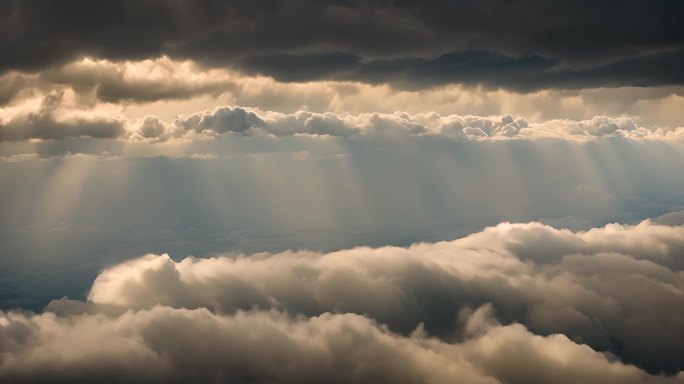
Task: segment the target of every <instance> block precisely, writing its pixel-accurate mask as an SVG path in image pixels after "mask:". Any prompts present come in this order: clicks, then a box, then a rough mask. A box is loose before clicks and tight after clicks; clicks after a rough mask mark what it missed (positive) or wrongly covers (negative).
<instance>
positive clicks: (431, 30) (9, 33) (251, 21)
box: [0, 0, 684, 99]
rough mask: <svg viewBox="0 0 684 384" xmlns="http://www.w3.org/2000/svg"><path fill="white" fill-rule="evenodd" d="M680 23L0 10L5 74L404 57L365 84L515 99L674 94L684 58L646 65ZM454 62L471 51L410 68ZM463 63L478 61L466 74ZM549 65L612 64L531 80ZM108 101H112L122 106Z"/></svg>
mask: <svg viewBox="0 0 684 384" xmlns="http://www.w3.org/2000/svg"><path fill="white" fill-rule="evenodd" d="M681 11H682V9H681V5H680V4H679V3H678V2H674V1H655V2H654V1H635V2H630V3H629V4H628V5H625V4H623V3H622V2H614V1H610V2H605V3H601V4H596V3H595V2H589V1H563V2H554V4H553V5H549V4H547V3H545V2H542V1H537V0H529V1H523V2H515V3H510V2H506V1H500V0H487V1H478V2H470V1H458V2H453V1H446V0H444V1H437V2H434V1H431V2H425V1H375V0H362V1H334V2H326V1H317V0H309V1H283V2H271V1H260V2H257V3H254V2H251V1H237V2H235V1H233V2H222V1H200V2H192V3H190V2H180V3H179V2H170V1H166V0H155V1H150V2H146V3H145V4H144V5H140V4H137V3H136V2H129V1H123V2H122V1H109V0H108V1H105V2H100V3H99V4H98V6H97V7H94V5H93V4H90V3H89V2H87V1H82V0H69V1H68V2H66V3H64V2H49V3H47V4H46V3H44V2H35V1H21V2H9V3H7V4H4V5H3V6H2V8H1V9H0V20H2V23H1V24H2V25H3V29H2V31H3V33H2V36H3V38H2V39H0V49H1V50H2V52H4V55H3V59H2V60H0V70H1V69H4V70H9V69H17V70H28V71H31V70H37V69H40V68H48V67H51V66H54V65H56V64H60V63H64V62H66V61H69V60H72V59H75V58H78V57H81V56H84V55H86V56H94V57H101V58H108V59H115V60H118V59H141V58H150V57H158V56H160V55H170V56H172V57H175V58H183V59H185V58H187V59H192V60H195V61H197V62H199V63H202V64H204V65H208V66H223V67H225V66H233V65H235V64H238V63H242V64H243V65H244V66H246V67H247V68H248V69H249V68H252V69H251V70H256V71H262V70H264V69H268V71H267V72H268V73H270V74H272V75H274V76H276V77H278V78H282V79H287V80H297V81H299V80H302V79H310V78H312V77H315V78H330V77H332V78H335V77H339V76H340V74H341V73H342V74H343V73H344V72H346V71H347V70H348V69H353V66H355V65H356V64H357V62H358V58H362V60H373V59H377V58H404V59H400V60H399V61H398V62H384V61H380V62H376V63H375V64H371V65H370V66H369V67H368V69H365V70H364V71H363V73H364V75H363V76H360V77H361V78H365V79H367V80H369V81H374V82H377V81H382V80H380V79H387V78H388V77H395V76H396V75H397V74H400V75H402V77H409V78H410V77H411V76H408V75H411V74H414V75H413V77H412V78H411V79H410V80H411V82H412V83H413V84H414V85H419V86H426V85H431V83H435V82H436V83H442V82H454V81H456V82H458V81H462V82H465V83H471V82H484V83H491V84H492V85H493V86H502V87H510V88H513V89H518V90H529V89H530V87H536V88H539V87H542V88H543V87H559V88H564V87H571V88H577V87H584V86H588V85H591V86H596V85H607V86H613V85H614V84H622V85H629V84H634V83H635V82H636V83H637V84H640V85H658V84H663V83H664V84H679V83H681V76H679V75H678V72H677V71H676V69H677V68H678V67H679V63H681V54H680V53H672V54H664V55H661V56H658V57H656V58H652V57H651V56H648V55H650V54H654V53H658V52H663V51H667V50H669V51H672V52H680V51H681V49H682V47H683V46H682V44H683V37H684V30H683V29H682V27H681V23H680V22H679V19H678V18H677V17H676V15H678V14H680V13H681ZM580 20H581V23H580ZM122 25H125V26H126V27H125V28H121V26H122ZM293 25H296V26H297V28H292V26H293ZM635 26H638V28H637V27H635ZM273 31H277V33H274V32H273ZM141 36H144V38H141ZM449 52H463V53H460V54H455V55H454V54H451V55H445V56H442V57H440V58H438V59H436V60H434V61H423V59H405V58H407V57H438V56H439V55H441V54H444V53H449ZM479 52H491V53H488V54H486V56H485V57H482V54H481V53H479ZM301 54H304V56H298V55H301ZM274 55H275V56H274ZM288 55H290V56H288ZM291 55H295V56H291ZM269 57H270V59H269ZM464 57H465V58H470V59H468V60H467V62H466V63H463V62H462V59H463V58H464ZM492 59H494V60H493V61H492ZM483 60H484V61H483ZM276 61H277V63H276ZM468 63H472V64H477V65H472V66H469V65H468ZM554 63H555V64H559V65H560V67H563V66H565V65H568V64H569V65H571V66H573V67H575V68H586V67H591V66H594V65H597V64H602V65H603V64H609V63H615V64H610V65H608V66H602V67H598V68H597V69H596V70H588V71H587V72H584V71H582V70H572V71H566V72H562V71H561V75H559V76H554V75H549V74H548V73H547V72H548V71H544V72H542V76H537V75H538V74H539V70H540V69H545V70H546V69H548V67H549V66H550V65H551V64H554ZM312 64H315V65H312ZM464 64H465V65H464ZM653 64H659V65H660V67H664V68H666V69H667V71H666V72H665V73H662V71H661V69H658V70H657V71H656V70H655V69H653V67H652V65H653ZM380 69H383V70H380ZM656 72H658V73H656ZM425 74H432V75H430V76H427V77H425V76H424V75H425ZM471 76H475V77H474V79H475V80H471V79H472V77H471ZM422 77H425V78H422ZM488 78H489V79H490V80H489V81H488V80H487V79H488ZM528 80H532V83H531V85H526V81H528ZM536 88H535V89H536ZM109 90H110V92H103V96H104V97H108V98H111V99H116V98H119V97H122V96H123V95H122V94H121V92H119V90H117V89H109ZM141 93H144V92H141Z"/></svg>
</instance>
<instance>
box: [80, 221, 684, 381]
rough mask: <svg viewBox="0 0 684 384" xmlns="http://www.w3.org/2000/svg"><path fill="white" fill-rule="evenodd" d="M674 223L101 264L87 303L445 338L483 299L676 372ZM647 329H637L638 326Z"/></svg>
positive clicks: (678, 238) (677, 250) (678, 276)
mask: <svg viewBox="0 0 684 384" xmlns="http://www.w3.org/2000/svg"><path fill="white" fill-rule="evenodd" d="M683 236H684V228H683V227H668V226H659V225H653V224H650V223H649V222H643V223H641V224H639V225H637V226H633V227H629V226H628V227H623V226H619V225H609V226H607V227H605V228H598V229H592V230H591V231H588V232H580V233H573V232H570V231H567V230H557V229H554V228H552V227H548V226H543V225H540V224H534V223H532V224H514V225H511V224H501V225H499V226H497V227H495V228H488V229H486V230H485V231H483V232H481V233H477V234H473V235H470V236H468V237H465V238H463V239H460V240H456V241H453V242H448V243H437V244H419V245H414V246H412V247H410V248H408V249H404V248H378V249H368V248H359V249H353V250H347V251H339V252H335V253H330V254H318V253H308V252H300V253H291V252H286V253H281V254H275V255H254V256H250V257H239V258H214V259H186V260H183V261H181V262H178V263H175V262H173V261H172V260H170V259H169V258H168V256H154V255H149V256H146V257H145V258H142V259H139V260H135V261H131V262H128V263H126V264H122V265H119V266H117V267H114V268H112V269H110V270H107V271H105V272H103V273H102V274H101V275H100V276H99V277H98V278H97V279H96V280H95V283H94V284H93V287H92V290H91V292H90V294H89V299H90V300H91V301H92V302H94V303H95V304H98V305H104V306H113V307H114V308H121V309H128V308H135V309H149V308H152V307H154V306H155V305H164V306H173V307H178V308H210V309H212V310H213V311H218V312H222V313H225V312H228V313H231V312H234V311H235V310H238V309H250V308H253V307H258V308H262V309H269V308H275V309H278V310H281V311H282V310H285V311H288V312H291V313H297V314H305V315H307V316H312V315H318V314H321V313H325V312H339V313H347V312H351V313H357V314H363V315H367V316H370V317H371V318H374V319H377V320H378V321H379V322H381V323H383V324H388V325H389V326H390V327H391V328H392V329H394V330H397V331H401V332H403V333H406V334H408V333H410V332H411V331H412V330H413V329H415V328H416V327H417V326H418V325H419V324H424V326H425V328H426V329H427V330H428V331H429V332H431V333H433V334H436V335H441V336H442V337H446V338H449V337H451V335H454V332H456V330H455V329H454V327H455V325H456V318H457V315H458V311H459V310H460V309H461V308H463V307H465V306H480V305H484V304H486V303H493V305H494V308H495V309H496V310H497V313H499V314H500V316H501V318H502V319H505V320H506V321H516V322H521V323H524V324H526V325H527V326H528V327H530V328H531V329H534V330H536V331H539V332H542V333H544V334H551V333H556V332H560V333H565V334H567V335H569V336H570V337H572V338H573V339H574V340H577V341H580V342H583V343H588V344H590V345H591V346H593V347H594V348H597V349H600V350H605V351H610V352H612V353H614V354H616V355H618V356H620V357H621V358H622V359H623V360H625V361H627V362H629V363H633V364H637V365H638V366H641V367H646V368H648V369H649V370H651V371H654V372H659V371H661V370H665V371H668V372H670V373H672V372H675V373H676V372H677V371H679V370H682V369H684V366H681V364H680V361H679V356H681V354H682V353H684V344H682V343H680V342H678V341H677V340H678V338H677V334H678V333H679V331H680V330H681V329H682V327H684V319H682V318H681V317H680V316H678V315H676V314H677V313H680V312H681V311H682V310H684V299H682V298H683V297H684V295H683V294H682V292H684V279H683V275H682V268H684V260H681V258H680V257H679V255H680V254H681V251H682V249H684V241H683V240H682V239H683ZM644 329H648V330H649V332H648V333H644V332H643V330H644Z"/></svg>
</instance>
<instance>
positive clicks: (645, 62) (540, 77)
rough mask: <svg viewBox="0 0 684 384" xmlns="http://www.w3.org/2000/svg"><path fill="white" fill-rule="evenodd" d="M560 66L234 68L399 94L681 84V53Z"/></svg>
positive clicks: (406, 61)
mask: <svg viewBox="0 0 684 384" xmlns="http://www.w3.org/2000/svg"><path fill="white" fill-rule="evenodd" d="M341 58H343V59H341ZM324 63H334V65H325V64H324ZM561 64H562V63H561V62H560V61H559V60H556V59H545V58H543V57H541V56H538V55H532V56H526V57H520V58H515V57H511V56H506V55H503V54H500V53H495V52H482V51H468V52H453V53H449V54H445V55H441V56H439V57H436V58H432V59H429V58H402V59H378V60H371V61H365V62H363V61H362V60H361V59H360V58H358V57H355V56H351V55H343V54H339V53H337V54H328V55H318V54H317V55H310V54H307V55H272V56H256V57H248V58H246V59H245V60H243V61H241V62H240V63H239V64H238V65H239V66H241V68H242V70H243V71H244V72H246V73H249V74H261V75H268V76H272V77H273V78H275V79H276V80H279V81H286V82H287V81H313V80H321V79H335V80H354V81H362V82H366V83H377V84H381V83H389V84H392V85H393V86H395V87H398V88H405V89H421V88H426V87H433V86H439V85H443V84H449V83H458V84H465V85H471V86H477V85H483V86H485V87H487V88H506V89H511V90H514V91H519V92H530V91H535V90H539V89H548V88H564V89H582V88H595V87H623V86H636V87H650V86H661V85H681V84H684V72H683V71H682V69H681V68H682V65H684V51H675V52H665V53H657V54H648V55H642V56H638V57H632V58H628V59H624V60H619V61H616V62H613V63H610V64H605V65H598V66H596V67H591V68H584V69H560V67H559V66H560V65H561Z"/></svg>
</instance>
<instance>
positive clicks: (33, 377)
mask: <svg viewBox="0 0 684 384" xmlns="http://www.w3.org/2000/svg"><path fill="white" fill-rule="evenodd" d="M490 317H491V313H490V311H488V308H487V307H483V308H481V309H479V310H478V311H476V312H475V313H474V314H473V315H472V316H471V317H466V316H462V318H463V319H464V320H465V322H466V323H465V329H467V331H468V334H467V335H466V336H465V337H464V339H463V340H462V341H461V342H458V343H447V342H443V341H440V340H437V339H433V338H429V337H428V336H427V335H425V334H424V333H423V332H422V331H421V330H420V329H418V330H417V331H416V332H414V333H413V334H412V335H410V336H408V337H403V336H400V335H397V334H394V333H391V332H389V331H388V330H387V329H386V328H384V327H382V326H380V325H378V324H376V323H375V322H373V321H372V320H369V319H368V318H366V317H362V316H358V315H350V314H323V315H321V316H315V317H311V318H302V317H297V318H292V317H290V316H287V315H284V314H280V313H276V312H259V311H256V312H238V313H236V314H234V315H220V314H215V313H212V312H209V311H207V310H205V309H195V310H188V309H173V308H168V307H159V306H158V307H155V308H153V309H150V310H144V311H136V312H127V313H125V314H122V315H118V316H110V315H105V314H80V315H68V316H58V315H55V314H54V313H51V312H46V313H44V314H41V315H27V314H19V313H11V312H10V313H2V314H0V340H2V343H1V344H0V352H2V356H3V358H2V359H1V360H0V379H3V380H9V381H12V382H42V383H45V382H63V381H65V380H68V381H69V382H92V381H98V382H184V383H187V382H190V383H206V382H216V383H223V382H231V383H234V382H239V383H242V382H245V383H249V382H275V383H317V382H333V383H338V382H339V383H375V382H378V381H382V382H393V383H418V382H421V383H422V382H429V383H452V382H454V381H459V382H465V383H482V384H485V383H486V384H490V383H491V384H495V383H528V382H530V381H532V380H533V381H534V382H536V383H576V382H583V383H602V384H603V383H676V382H680V381H679V380H677V379H676V378H674V377H663V376H651V375H648V374H646V373H645V372H643V371H641V370H639V369H637V368H635V367H633V366H629V365H623V364H621V363H619V362H615V361H614V360H613V359H612V358H610V357H609V356H606V355H604V354H601V353H598V352H595V351H593V350H592V349H591V348H589V347H587V346H584V345H578V344H575V343H573V342H572V341H570V340H569V339H568V338H566V337H564V336H562V335H552V336H548V337H542V336H536V335H534V334H532V333H530V332H529V331H528V330H526V329H525V328H524V327H523V326H521V325H518V324H513V325H508V326H501V325H499V324H497V323H496V322H495V321H493V320H492V319H491V318H490Z"/></svg>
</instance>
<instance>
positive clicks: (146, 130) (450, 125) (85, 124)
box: [0, 92, 684, 142]
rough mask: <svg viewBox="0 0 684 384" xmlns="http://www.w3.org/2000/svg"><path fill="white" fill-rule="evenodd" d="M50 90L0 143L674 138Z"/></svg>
mask: <svg viewBox="0 0 684 384" xmlns="http://www.w3.org/2000/svg"><path fill="white" fill-rule="evenodd" d="M64 99H65V95H64V93H63V92H51V93H49V94H48V95H46V96H45V97H43V98H41V99H39V101H40V103H39V104H37V103H33V105H32V106H29V107H27V108H26V109H24V110H18V111H17V110H12V109H8V110H7V111H5V112H4V113H1V112H0V142H1V141H25V140H30V139H57V140H60V139H65V138H69V137H92V138H117V139H124V140H127V141H133V142H134V141H147V142H165V141H170V140H181V141H183V140H185V141H187V140H204V139H209V138H214V137H218V136H220V135H224V134H228V135H270V136H273V137H282V136H294V135H327V136H334V137H359V136H377V135H389V136H397V135H404V136H441V137H444V138H447V139H450V140H455V141H469V140H498V139H530V140H534V139H544V138H549V139H562V140H573V141H574V140H590V139H594V138H598V137H623V138H632V139H639V138H655V139H670V138H673V139H679V138H681V137H682V136H684V128H682V127H661V126H651V127H644V126H640V125H639V124H638V123H636V122H635V121H634V120H633V119H632V118H629V117H607V116H595V117H594V118H592V119H590V120H581V121H573V120H560V119H558V120H548V121H543V122H538V123H531V122H529V121H528V120H526V119H524V118H521V117H514V116H510V115H503V116H473V115H465V116H464V115H455V114H451V115H440V114H437V113H434V112H431V113H419V114H409V113H406V112H395V113H389V114H388V113H361V114H357V115H345V114H335V113H331V112H328V113H315V112H308V111H298V112H294V113H280V112H270V111H261V110H258V109H251V108H243V107H237V106H225V107H217V108H215V109H213V110H207V111H202V112H197V113H193V114H189V115H184V116H179V117H177V118H176V120H175V121H173V122H168V121H164V120H162V119H161V118H159V117H157V116H154V115H150V116H147V117H145V118H144V119H131V118H127V117H125V116H123V115H121V114H117V113H115V112H112V111H108V110H103V111H98V110H90V109H82V108H78V107H76V106H74V105H72V104H69V103H68V102H67V101H64Z"/></svg>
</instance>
